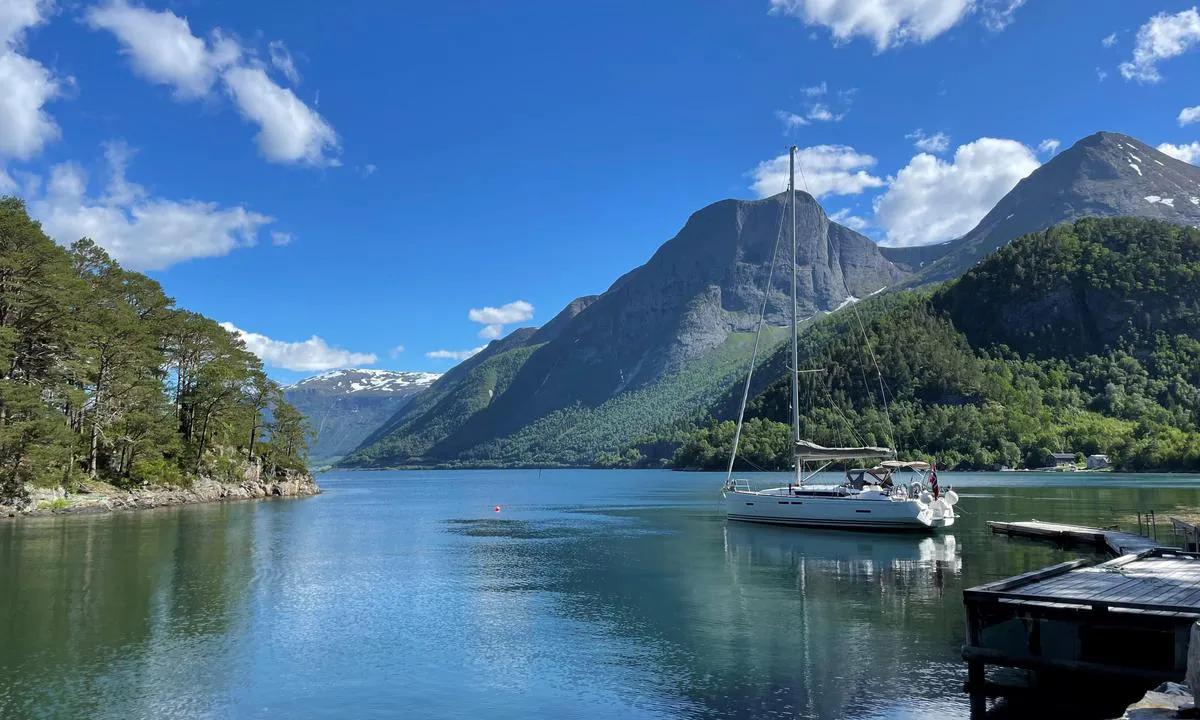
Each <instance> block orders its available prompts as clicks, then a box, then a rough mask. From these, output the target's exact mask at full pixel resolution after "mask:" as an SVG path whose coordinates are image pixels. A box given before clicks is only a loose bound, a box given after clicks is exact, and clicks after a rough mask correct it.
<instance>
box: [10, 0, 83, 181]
mask: <svg viewBox="0 0 1200 720" xmlns="http://www.w3.org/2000/svg"><path fill="white" fill-rule="evenodd" d="M52 10H53V4H52V3H50V2H48V1H42V0H7V1H6V2H4V3H2V8H0V98H2V100H0V163H2V162H3V161H4V160H6V159H10V158H15V159H18V160H29V159H31V158H33V157H35V156H37V155H38V154H39V153H41V152H42V149H43V148H44V147H45V146H46V145H47V144H49V143H51V142H53V141H55V140H57V139H58V138H59V134H60V130H59V127H58V124H57V123H56V122H55V121H54V118H53V117H51V116H50V114H49V113H48V112H46V104H47V103H49V102H51V101H53V100H55V99H57V98H59V97H61V96H62V94H63V86H64V85H68V86H69V85H70V84H71V83H73V82H74V79H73V78H70V77H67V78H60V77H57V76H56V75H55V74H54V73H53V72H51V71H50V70H48V69H46V67H45V66H44V65H42V64H41V63H39V62H38V61H36V60H33V59H31V58H29V57H26V56H25V55H22V54H21V52H20V49H21V46H22V45H23V43H24V39H25V35H26V32H27V31H28V30H29V29H30V28H33V27H36V26H38V25H41V24H42V23H44V22H46V20H47V19H48V16H49V15H50V13H51V12H52ZM6 177H7V176H6ZM10 182H11V180H10Z"/></svg>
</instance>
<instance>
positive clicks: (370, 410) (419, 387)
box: [284, 369, 441, 465]
mask: <svg viewBox="0 0 1200 720" xmlns="http://www.w3.org/2000/svg"><path fill="white" fill-rule="evenodd" d="M439 377H441V376H440V375H438V374H437V373H427V372H404V371H395V370H373V369H349V370H333V371H330V372H326V373H322V374H320V375H314V376H313V377H310V378H305V379H304V380H301V381H299V382H297V383H294V384H292V385H288V386H287V387H285V388H284V396H285V397H286V398H287V400H288V402H290V403H291V404H292V405H293V406H295V407H296V409H297V410H299V411H300V413H301V414H303V415H304V416H305V417H306V418H307V419H308V422H309V426H310V428H311V430H312V445H311V448H310V450H309V457H310V460H311V462H313V463H314V464H316V465H322V464H326V463H328V462H329V461H332V460H337V459H340V458H341V457H342V456H344V455H346V454H347V453H349V452H350V451H352V450H354V448H356V447H358V445H359V444H360V443H361V442H362V441H363V440H364V439H366V437H367V436H368V435H370V434H371V433H372V432H374V431H375V430H376V429H378V427H379V426H380V425H382V424H383V423H384V422H386V421H387V420H388V418H390V417H392V416H393V415H395V414H396V412H398V411H399V410H400V409H401V408H403V407H404V405H405V404H407V403H408V402H409V401H410V400H411V399H412V398H413V396H415V395H417V394H418V393H421V392H422V391H424V390H425V389H426V388H428V387H429V386H430V385H432V384H433V383H434V382H435V381H436V380H437V379H438V378H439Z"/></svg>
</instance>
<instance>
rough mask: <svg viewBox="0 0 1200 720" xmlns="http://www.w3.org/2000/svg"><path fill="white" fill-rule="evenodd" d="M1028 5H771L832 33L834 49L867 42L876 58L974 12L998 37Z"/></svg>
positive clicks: (1001, 0) (1007, 0)
mask: <svg viewBox="0 0 1200 720" xmlns="http://www.w3.org/2000/svg"><path fill="white" fill-rule="evenodd" d="M1024 4H1025V0H770V7H771V12H772V13H774V14H778V15H789V16H791V17H795V18H797V19H799V20H800V21H801V22H803V23H804V24H806V25H810V26H819V27H824V28H826V29H828V30H829V33H830V35H831V36H832V37H833V40H834V43H835V44H842V43H847V42H850V41H851V40H854V39H855V38H860V37H861V38H865V39H867V40H870V41H871V42H872V43H874V45H875V50H876V51H877V52H883V51H885V50H888V49H891V48H895V47H899V46H901V45H904V44H906V43H925V42H929V41H930V40H932V39H934V38H936V37H938V36H939V35H941V34H943V33H945V32H946V31H948V30H950V29H951V28H953V27H954V26H955V25H958V24H959V23H960V22H962V21H963V19H965V18H966V17H967V16H968V15H970V14H971V13H972V12H974V11H976V10H978V11H980V19H981V22H982V23H983V24H984V26H985V27H987V28H988V29H989V30H992V31H995V32H999V31H1001V30H1003V29H1004V28H1006V27H1008V26H1009V25H1010V24H1012V22H1013V15H1014V13H1015V12H1016V11H1017V9H1018V8H1020V7H1021V6H1022V5H1024Z"/></svg>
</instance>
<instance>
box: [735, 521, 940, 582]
mask: <svg viewBox="0 0 1200 720" xmlns="http://www.w3.org/2000/svg"><path fill="white" fill-rule="evenodd" d="M725 552H726V555H727V556H728V557H729V558H730V559H731V560H734V561H736V562H739V563H746V564H750V565H764V566H783V567H799V566H801V565H807V566H809V567H814V568H821V567H823V568H829V569H837V570H839V571H846V572H850V573H853V574H862V575H867V576H870V575H875V574H877V573H879V572H882V571H883V570H885V569H891V570H896V571H901V572H902V573H904V574H905V576H906V577H908V578H909V579H912V580H916V579H918V578H919V577H921V576H922V575H924V576H927V577H931V578H932V577H933V576H934V571H937V572H942V573H944V572H947V571H949V572H950V573H951V574H958V573H959V572H961V571H962V558H961V557H960V556H959V550H958V544H957V542H956V541H955V539H954V536H953V535H943V536H936V537H933V536H931V537H924V538H920V539H918V538H913V537H904V536H897V535H882V534H872V535H852V534H847V533H842V532H829V531H822V530H811V531H806V532H796V531H795V530H788V529H785V528H777V527H768V526H761V525H746V524H741V523H732V524H729V525H727V526H726V528H725Z"/></svg>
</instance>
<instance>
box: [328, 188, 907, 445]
mask: <svg viewBox="0 0 1200 720" xmlns="http://www.w3.org/2000/svg"><path fill="white" fill-rule="evenodd" d="M786 207H787V203H786V195H785V194H782V193H781V194H780V195H777V196H775V197H771V198H766V199H763V200H756V201H740V200H724V201H721V202H717V203H714V204H712V205H709V206H708V207H706V208H704V209H702V210H700V211H698V212H696V213H695V214H693V215H692V216H691V217H690V218H689V219H688V221H687V223H686V224H685V225H684V227H683V228H682V229H681V230H680V231H679V233H678V234H677V235H676V236H675V237H674V238H672V239H671V240H669V241H667V242H666V243H665V244H664V245H663V246H662V247H660V248H659V250H658V251H657V252H656V253H655V254H654V255H653V257H651V258H650V260H649V261H648V262H647V263H646V264H645V265H642V266H641V267H639V268H636V269H634V270H632V271H630V272H628V273H626V274H625V275H623V276H622V277H620V278H619V279H617V281H616V282H614V283H613V285H612V286H611V287H610V288H609V289H608V290H607V291H605V292H604V293H603V294H601V295H599V296H594V297H589V298H581V299H580V300H576V301H575V302H574V303H572V304H571V306H569V307H568V308H567V309H565V310H564V311H563V312H562V313H560V314H559V315H558V316H557V317H555V318H554V320H552V321H551V322H549V323H547V324H546V326H545V327H543V328H542V329H541V330H537V331H529V330H526V331H518V332H519V333H520V334H519V335H518V333H514V334H513V335H510V336H509V337H507V338H504V339H503V340H499V341H495V342H493V343H492V344H491V345H489V346H488V348H487V349H485V350H484V351H483V352H481V353H480V354H479V355H477V356H476V357H474V358H471V360H469V361H467V362H465V363H463V364H462V365H460V366H459V367H457V368H455V369H454V370H453V371H451V372H450V373H447V375H446V377H444V378H443V379H442V380H441V381H439V382H438V383H436V384H435V385H434V386H433V387H432V388H431V389H430V392H429V394H428V395H426V396H423V397H422V398H421V400H420V402H414V403H413V404H411V405H410V406H409V407H407V408H405V409H403V410H401V411H400V413H398V414H397V416H396V417H394V418H393V419H392V420H391V421H389V422H388V423H387V425H386V426H385V427H384V428H383V429H381V431H380V432H378V433H376V434H375V435H373V436H372V437H371V438H369V439H368V441H367V442H365V443H364V444H363V446H362V447H360V448H359V450H358V451H356V452H355V453H354V454H353V455H351V456H350V457H349V458H347V460H346V464H348V465H354V466H370V467H379V466H396V465H406V464H447V463H469V464H470V463H479V464H492V463H501V464H507V463H513V464H520V463H526V462H530V461H534V459H535V458H536V459H537V460H536V461H538V462H566V463H572V464H577V463H588V462H591V460H592V458H593V457H594V456H595V454H596V453H598V452H602V451H604V450H611V449H614V448H616V447H620V446H621V445H622V444H623V443H625V442H627V441H628V440H629V439H630V437H632V436H634V435H636V434H637V433H640V432H645V431H646V430H647V429H650V428H649V427H647V426H648V425H651V424H661V423H664V422H666V423H670V422H675V421H677V420H681V419H685V418H687V417H691V416H693V415H695V414H696V413H697V412H699V411H701V410H703V409H704V408H706V403H707V402H709V401H710V399H715V398H716V397H718V396H719V395H720V392H721V391H722V390H723V389H724V388H725V387H727V386H728V385H729V384H731V383H732V382H733V381H734V380H735V377H736V372H737V367H738V366H740V365H741V364H742V362H743V361H744V358H745V357H746V355H748V353H749V349H750V346H751V341H752V334H753V332H754V328H755V327H756V324H757V319H758V311H759V306H760V304H761V302H762V293H763V287H764V286H765V284H766V282H765V281H766V276H767V272H768V269H769V267H770V262H771V257H772V252H773V251H774V249H775V248H776V246H777V243H778V241H779V240H780V238H781V237H782V236H783V235H784V223H783V220H784V217H785V210H786ZM797 227H798V229H799V233H798V234H799V237H800V247H799V249H798V253H797V267H796V270H797V272H798V274H799V281H800V286H801V290H800V301H799V305H800V311H801V313H803V314H805V315H815V314H817V313H819V312H828V311H832V310H834V309H836V308H838V307H840V306H842V305H843V304H844V303H845V302H846V301H847V300H848V299H850V298H861V297H865V296H867V295H870V294H872V293H876V292H878V291H880V290H882V289H884V288H886V287H889V286H894V285H897V284H899V283H902V282H904V281H906V280H907V279H908V278H909V277H910V276H911V274H910V273H909V272H907V271H905V270H902V269H901V268H899V267H897V266H896V265H895V264H893V263H892V262H890V261H888V260H887V259H886V258H884V257H883V255H882V254H881V253H880V251H879V248H878V247H877V246H876V245H875V243H874V242H872V241H871V240H869V239H868V238H866V237H864V236H862V235H860V234H858V233H856V232H854V231H852V230H850V229H848V228H845V227H842V226H841V225H838V224H837V223H834V222H831V221H830V220H829V218H828V217H827V216H826V215H825V213H824V211H823V210H822V209H821V207H820V205H818V204H817V202H816V201H815V200H813V198H812V197H810V196H808V195H806V194H803V193H802V194H800V196H799V202H798V207H797ZM780 244H781V245H782V246H783V249H782V250H781V259H782V260H784V261H782V262H779V263H778V264H777V266H776V268H775V274H774V277H773V278H772V288H773V289H772V293H771V296H770V298H769V303H768V309H767V321H768V323H770V324H771V325H773V326H782V325H785V324H786V323H787V318H788V317H789V316H790V315H789V312H788V305H789V303H790V298H789V297H788V295H787V294H786V289H787V288H788V287H789V283H790V279H791V269H790V268H789V267H788V265H787V262H786V253H787V247H786V246H787V242H783V243H780ZM514 336H515V337H514Z"/></svg>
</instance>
